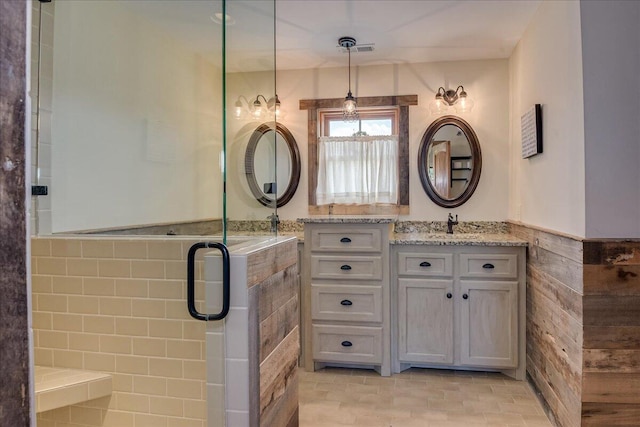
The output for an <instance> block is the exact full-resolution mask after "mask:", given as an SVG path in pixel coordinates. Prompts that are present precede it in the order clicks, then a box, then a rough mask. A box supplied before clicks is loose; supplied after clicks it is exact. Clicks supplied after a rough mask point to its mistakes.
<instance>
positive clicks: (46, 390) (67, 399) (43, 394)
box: [34, 366, 113, 413]
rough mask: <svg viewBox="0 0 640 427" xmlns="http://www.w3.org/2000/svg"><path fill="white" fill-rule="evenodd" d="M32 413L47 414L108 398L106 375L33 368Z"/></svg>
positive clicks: (107, 378)
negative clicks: (33, 391)
mask: <svg viewBox="0 0 640 427" xmlns="http://www.w3.org/2000/svg"><path fill="white" fill-rule="evenodd" d="M34 377H35V392H36V412H37V413H40V412H44V411H50V410H52V409H57V408H62V407H64V406H69V405H75V404H77V403H81V402H86V401H88V400H93V399H98V398H100V397H105V396H109V395H110V394H111V392H112V389H113V385H112V377H111V375H109V374H104V373H101V372H92V371H81V370H76V369H67V368H51V367H47V366H36V367H35V373H34Z"/></svg>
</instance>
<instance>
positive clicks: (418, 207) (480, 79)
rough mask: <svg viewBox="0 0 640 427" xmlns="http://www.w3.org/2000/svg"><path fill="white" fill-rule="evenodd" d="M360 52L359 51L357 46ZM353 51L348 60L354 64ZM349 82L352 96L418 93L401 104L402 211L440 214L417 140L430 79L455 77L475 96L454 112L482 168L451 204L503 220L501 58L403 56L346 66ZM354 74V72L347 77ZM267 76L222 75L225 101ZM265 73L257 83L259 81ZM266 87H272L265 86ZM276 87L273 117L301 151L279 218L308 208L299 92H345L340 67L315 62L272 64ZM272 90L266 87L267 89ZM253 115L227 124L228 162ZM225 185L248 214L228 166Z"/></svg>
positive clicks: (234, 207)
mask: <svg viewBox="0 0 640 427" xmlns="http://www.w3.org/2000/svg"><path fill="white" fill-rule="evenodd" d="M358 55H366V54H358ZM357 60H358V58H357V56H356V55H354V56H352V63H355V64H356V65H357ZM352 71H355V73H354V72H352V79H353V81H354V82H355V84H353V83H352V89H353V92H354V95H355V96H356V97H357V96H383V95H412V94H417V95H418V104H419V105H417V106H415V107H409V114H410V129H409V139H410V164H409V167H410V169H409V176H410V205H411V213H410V214H409V215H407V216H404V217H403V219H412V220H445V219H446V217H447V212H448V210H447V209H444V208H441V207H439V206H437V205H436V204H435V203H433V202H432V201H431V200H430V199H429V198H428V197H427V195H426V193H425V192H424V190H423V188H422V185H421V184H420V180H419V178H418V170H417V156H418V147H419V145H420V140H421V138H422V136H423V134H424V132H425V131H426V129H427V127H428V126H429V124H430V123H431V122H432V121H433V120H435V119H436V118H437V117H436V116H432V115H430V114H429V109H428V105H429V102H430V101H431V100H432V99H433V97H434V95H435V92H436V91H437V89H438V87H440V86H445V87H446V88H447V89H449V88H453V89H455V88H456V87H457V86H458V85H460V84H463V85H464V87H465V89H466V90H467V92H468V93H469V96H470V97H472V98H473V99H474V100H475V101H476V105H475V108H474V110H473V111H472V112H471V113H468V114H464V115H462V116H461V117H462V118H463V119H464V120H466V121H467V122H469V124H470V125H471V126H472V127H473V128H474V130H475V131H476V134H477V135H478V138H479V140H480V146H481V149H482V161H483V167H482V176H481V177H480V183H479V185H478V188H477V189H476V192H475V193H474V195H473V196H472V197H471V199H470V200H469V201H468V202H467V203H466V204H464V205H463V206H461V207H459V208H456V209H454V210H452V211H453V212H454V213H457V214H458V215H459V218H460V220H463V221H471V220H490V221H503V220H505V219H507V212H508V188H509V184H508V181H509V176H508V159H509V157H508V150H509V146H508V135H509V120H508V114H509V96H508V90H509V85H508V83H509V75H508V62H507V61H506V60H487V61H459V62H442V63H424V64H406V65H385V66H367V67H364V66H363V67H357V69H355V70H352ZM354 77H355V78H354ZM269 78H272V77H271V76H267V78H266V79H265V77H261V75H260V73H254V74H253V75H248V74H243V75H239V76H235V80H234V77H233V76H230V77H229V80H228V81H230V82H231V83H230V84H231V86H232V87H233V88H234V90H236V91H237V93H230V94H229V96H228V98H227V108H230V109H231V108H232V107H233V104H234V103H235V101H236V97H237V96H238V95H240V94H241V95H244V96H246V97H247V98H250V97H255V96H256V94H257V93H259V92H258V91H259V90H261V89H263V90H268V89H270V87H269ZM261 80H262V81H264V80H266V82H265V83H264V86H263V87H260V84H259V83H256V82H260V81H261ZM271 90H273V89H272V88H271ZM277 91H278V96H279V98H280V101H281V102H282V112H283V115H284V116H283V118H282V119H281V120H280V121H281V122H282V123H283V124H284V125H285V126H286V127H287V128H288V129H289V130H290V131H291V132H292V134H293V136H294V137H295V139H296V141H297V143H298V147H299V149H300V155H301V158H302V174H301V179H300V185H299V186H298V189H297V192H296V194H295V196H294V197H293V199H292V200H291V201H290V202H289V203H288V204H287V205H285V206H283V207H282V208H279V209H278V213H279V215H280V217H281V219H295V218H298V217H304V216H307V215H308V206H307V194H308V187H307V185H308V184H307V182H308V181H307V111H302V110H300V109H299V100H301V99H313V98H341V97H344V96H345V95H346V92H347V69H346V67H345V68H324V69H315V70H280V71H278V73H277ZM271 93H272V92H271ZM258 124H259V123H257V122H251V121H243V122H236V123H234V124H230V125H229V136H230V141H232V144H233V145H234V148H233V149H232V150H231V151H230V153H229V155H230V161H231V163H232V164H233V163H237V164H239V163H240V161H241V159H242V158H243V157H242V156H243V155H244V151H243V149H244V148H243V147H246V143H247V142H248V138H249V137H250V135H251V131H252V130H253V129H255V127H257V126H258ZM229 172H230V174H229V183H230V186H232V187H233V188H230V191H231V192H234V194H235V197H230V198H229V199H228V202H229V204H230V212H232V216H233V212H238V213H241V215H243V218H251V217H252V215H255V212H253V211H249V210H248V209H247V207H248V206H251V203H252V202H251V195H250V192H248V191H249V190H248V187H246V185H245V178H244V176H242V175H241V174H239V173H237V172H235V173H234V172H233V171H232V170H230V171H229Z"/></svg>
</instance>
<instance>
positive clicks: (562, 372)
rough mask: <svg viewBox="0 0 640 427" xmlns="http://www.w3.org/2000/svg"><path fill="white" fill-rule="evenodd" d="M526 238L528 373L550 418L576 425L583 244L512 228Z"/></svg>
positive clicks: (565, 426) (571, 426) (566, 426)
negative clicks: (540, 395) (546, 407)
mask: <svg viewBox="0 0 640 427" xmlns="http://www.w3.org/2000/svg"><path fill="white" fill-rule="evenodd" d="M510 228H511V232H512V233H513V234H515V235H516V236H518V237H520V238H522V239H525V240H527V242H528V243H529V246H528V249H527V250H528V252H527V372H528V374H529V376H530V377H531V379H532V380H533V383H534V384H535V386H536V387H537V389H538V390H539V391H540V393H541V394H542V396H543V397H544V400H545V402H546V404H547V406H548V409H549V410H550V412H551V413H552V416H553V418H555V419H556V420H557V422H558V423H559V425H561V426H563V427H575V426H580V424H581V391H582V345H583V336H582V329H583V325H582V313H583V307H582V242H580V241H579V240H575V239H572V238H570V237H567V236H561V235H556V234H554V233H551V232H547V231H544V230H539V229H533V228H529V227H525V226H522V225H518V224H511V227H510Z"/></svg>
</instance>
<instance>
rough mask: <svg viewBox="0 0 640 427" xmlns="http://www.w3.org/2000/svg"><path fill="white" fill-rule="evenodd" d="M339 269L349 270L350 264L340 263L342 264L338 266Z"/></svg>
mask: <svg viewBox="0 0 640 427" xmlns="http://www.w3.org/2000/svg"><path fill="white" fill-rule="evenodd" d="M340 270H345V271H346V270H351V266H350V265H348V264H345V265H342V266H340Z"/></svg>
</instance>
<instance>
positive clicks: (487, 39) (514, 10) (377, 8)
mask: <svg viewBox="0 0 640 427" xmlns="http://www.w3.org/2000/svg"><path fill="white" fill-rule="evenodd" d="M540 2H541V0H465V1H462V0H446V1H436V0H277V1H276V14H277V20H276V25H275V34H276V46H277V55H276V60H277V69H301V68H318V67H336V66H339V67H342V66H345V65H346V54H345V53H344V52H343V51H342V50H341V49H339V48H338V47H337V45H338V38H340V37H341V36H352V37H355V38H356V40H357V42H358V44H368V43H374V44H375V46H374V51H373V52H366V53H355V52H352V58H351V59H352V64H353V65H373V64H392V63H393V64H395V63H419V62H433V61H457V60H469V59H494V58H508V57H509V56H510V54H511V52H512V50H513V48H514V47H515V45H516V43H517V42H518V40H519V39H520V38H521V36H522V34H523V32H524V30H525V28H526V26H527V25H528V23H529V21H530V20H531V17H532V16H533V14H534V12H535V10H536V8H537V7H538V5H539V4H540ZM221 5H222V3H221V1H220V0H170V1H169V0H156V1H150V0H133V1H128V2H127V6H128V7H130V8H132V10H134V11H135V12H136V13H140V14H142V15H143V16H145V17H146V18H147V19H149V20H151V21H152V22H154V23H155V24H157V25H161V26H162V27H164V28H165V29H166V30H167V31H170V32H172V33H173V34H174V35H175V37H177V38H179V39H181V40H182V41H183V42H185V43H187V44H188V45H189V46H191V47H192V49H194V50H196V51H198V52H201V53H204V54H206V55H207V56H209V57H211V58H216V57H219V56H220V43H219V40H220V33H221V26H220V25H219V24H215V23H214V22H213V21H212V20H211V16H213V15H214V14H215V13H216V12H220V11H221V7H222V6H221ZM226 8H227V9H226V10H227V14H228V15H229V16H230V17H231V19H232V20H234V21H235V22H234V23H233V24H232V25H229V26H228V27H227V52H228V56H227V70H228V71H240V70H242V71H253V70H261V69H271V68H273V63H274V57H273V42H274V40H273V35H274V24H273V20H272V16H273V13H274V10H273V4H272V3H271V2H270V1H264V0H228V1H227V6H226ZM216 51H217V52H216Z"/></svg>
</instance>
